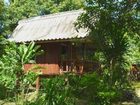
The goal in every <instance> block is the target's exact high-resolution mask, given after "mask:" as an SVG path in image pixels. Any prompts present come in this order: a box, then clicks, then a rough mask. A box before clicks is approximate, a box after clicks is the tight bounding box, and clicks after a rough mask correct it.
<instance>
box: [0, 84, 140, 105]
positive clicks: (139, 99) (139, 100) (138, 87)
mask: <svg viewBox="0 0 140 105" xmlns="http://www.w3.org/2000/svg"><path fill="white" fill-rule="evenodd" d="M133 88H134V89H135V94H136V96H135V97H134V101H133V102H123V103H119V104H114V105H140V82H135V83H133ZM36 94H37V93H36V92H34V93H31V94H29V97H28V99H29V100H32V99H33V98H34V97H35V96H36ZM0 105H16V104H14V103H11V102H4V101H0Z"/></svg>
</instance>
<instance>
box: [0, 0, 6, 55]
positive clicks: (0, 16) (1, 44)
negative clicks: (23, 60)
mask: <svg viewBox="0 0 140 105" xmlns="http://www.w3.org/2000/svg"><path fill="white" fill-rule="evenodd" d="M3 9H4V1H3V0H0V56H1V55H2V54H3V52H4V47H5V43H6V42H5V39H4V37H3V36H2V35H1V33H2V27H3Z"/></svg>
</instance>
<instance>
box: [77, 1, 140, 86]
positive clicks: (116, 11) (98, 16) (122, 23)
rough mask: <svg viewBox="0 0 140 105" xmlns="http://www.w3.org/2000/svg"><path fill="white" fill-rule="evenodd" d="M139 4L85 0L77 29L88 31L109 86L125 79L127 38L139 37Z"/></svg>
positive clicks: (133, 2) (134, 2) (138, 2)
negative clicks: (102, 59) (107, 73)
mask: <svg viewBox="0 0 140 105" xmlns="http://www.w3.org/2000/svg"><path fill="white" fill-rule="evenodd" d="M139 5H140V1H139V0H86V1H85V5H84V10H85V12H84V13H83V14H82V15H81V16H80V17H79V21H78V25H77V27H78V28H81V27H84V28H87V29H88V32H89V36H91V39H92V40H93V42H95V43H96V44H97V46H98V47H97V48H98V51H100V52H102V53H103V55H104V57H105V60H106V68H107V69H108V70H109V75H110V82H111V84H112V83H114V84H115V83H116V82H120V81H123V80H125V78H126V77H125V76H126V73H127V72H126V68H125V67H124V66H125V65H126V60H125V56H126V53H127V51H128V48H129V40H128V39H129V37H133V36H134V35H140V32H139V30H140V6H139ZM113 78H115V79H113ZM123 82H124V81H123Z"/></svg>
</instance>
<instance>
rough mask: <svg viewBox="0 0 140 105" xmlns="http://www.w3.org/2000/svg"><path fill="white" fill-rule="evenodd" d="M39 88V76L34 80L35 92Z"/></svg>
mask: <svg viewBox="0 0 140 105" xmlns="http://www.w3.org/2000/svg"><path fill="white" fill-rule="evenodd" d="M39 88H40V76H38V77H37V79H36V90H37V91H38V90H39Z"/></svg>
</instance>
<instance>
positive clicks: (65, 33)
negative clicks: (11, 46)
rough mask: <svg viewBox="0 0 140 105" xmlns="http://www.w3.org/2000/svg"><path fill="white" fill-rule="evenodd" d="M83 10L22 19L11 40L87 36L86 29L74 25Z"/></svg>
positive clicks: (60, 38)
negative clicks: (77, 29) (78, 28)
mask: <svg viewBox="0 0 140 105" xmlns="http://www.w3.org/2000/svg"><path fill="white" fill-rule="evenodd" d="M82 12H83V11H82V10H77V11H68V12H61V13H56V14H50V15H44V16H37V17H33V18H29V19H25V20H21V21H19V23H18V26H17V27H16V29H15V30H14V32H13V34H12V38H10V40H12V41H15V42H27V41H48V40H65V39H67V40H68V39H73V38H84V37H86V35H87V34H86V31H85V30H84V29H80V30H79V31H78V32H77V31H76V29H75V27H74V22H76V20H77V17H78V16H79V15H80V14H81V13H82Z"/></svg>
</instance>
